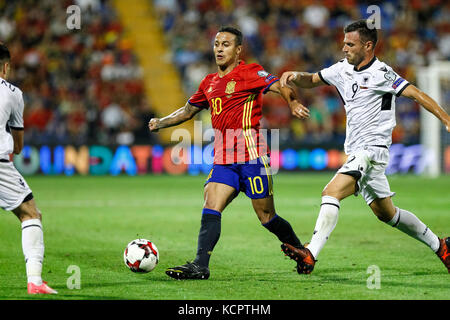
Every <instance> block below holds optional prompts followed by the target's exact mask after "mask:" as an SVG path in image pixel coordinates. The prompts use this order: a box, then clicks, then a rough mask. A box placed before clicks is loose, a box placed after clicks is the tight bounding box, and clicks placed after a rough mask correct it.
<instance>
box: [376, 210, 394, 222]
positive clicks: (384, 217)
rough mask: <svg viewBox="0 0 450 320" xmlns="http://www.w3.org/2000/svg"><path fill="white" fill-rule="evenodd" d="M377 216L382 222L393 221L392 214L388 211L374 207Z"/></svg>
mask: <svg viewBox="0 0 450 320" xmlns="http://www.w3.org/2000/svg"><path fill="white" fill-rule="evenodd" d="M372 211H373V213H374V214H375V216H376V217H377V218H378V220H380V221H382V222H388V221H391V218H390V214H389V213H388V212H385V211H383V210H377V209H375V210H374V209H372Z"/></svg>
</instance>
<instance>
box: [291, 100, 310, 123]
mask: <svg viewBox="0 0 450 320" xmlns="http://www.w3.org/2000/svg"><path fill="white" fill-rule="evenodd" d="M289 108H291V112H292V115H293V116H294V117H297V118H299V119H308V118H309V109H308V108H307V107H305V106H304V105H302V104H301V103H300V102H298V101H297V100H294V101H291V103H290V104H289Z"/></svg>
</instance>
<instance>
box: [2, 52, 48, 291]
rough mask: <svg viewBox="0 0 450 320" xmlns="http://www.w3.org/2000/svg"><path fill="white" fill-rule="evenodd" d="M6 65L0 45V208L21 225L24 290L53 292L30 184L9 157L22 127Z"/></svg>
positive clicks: (18, 94)
mask: <svg viewBox="0 0 450 320" xmlns="http://www.w3.org/2000/svg"><path fill="white" fill-rule="evenodd" d="M9 68H10V53H9V50H8V48H7V47H6V46H5V45H4V44H0V207H2V208H3V209H4V210H7V211H12V212H13V213H14V214H15V215H16V216H17V217H18V218H19V220H20V222H21V224H22V249H23V254H24V256H25V264H26V272H27V281H28V285H27V290H28V293H29V294H37V293H44V294H55V293H57V292H56V291H55V290H53V289H52V288H50V287H49V286H48V285H47V284H46V282H44V281H42V278H41V273H42V263H43V260H44V234H43V231H42V223H41V213H40V211H39V209H38V208H37V207H36V203H35V201H34V199H33V193H32V192H31V189H30V187H29V186H28V184H27V183H26V181H25V179H24V178H23V177H22V176H21V174H20V173H19V172H18V171H17V169H16V168H15V167H14V164H13V163H12V162H11V161H10V158H9V155H10V154H11V153H14V154H19V153H20V152H21V151H22V148H23V130H24V127H23V108H24V102H23V97H22V91H21V90H20V89H19V88H17V87H15V86H13V85H12V84H10V83H9V82H7V81H6V79H7V78H8V73H9ZM8 127H9V131H10V133H9V132H7V128H8Z"/></svg>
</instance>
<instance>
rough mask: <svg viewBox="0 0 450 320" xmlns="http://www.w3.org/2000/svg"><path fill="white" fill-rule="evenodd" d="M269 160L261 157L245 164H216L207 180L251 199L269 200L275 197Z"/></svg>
mask: <svg viewBox="0 0 450 320" xmlns="http://www.w3.org/2000/svg"><path fill="white" fill-rule="evenodd" d="M269 161H270V160H269V158H268V157H267V156H262V157H259V158H258V159H257V160H256V162H255V160H253V161H251V163H249V162H245V163H234V164H215V165H214V166H213V168H212V169H211V171H210V173H209V175H208V177H207V178H206V182H205V185H206V184H207V183H209V182H217V183H223V184H226V185H228V186H230V187H233V188H235V189H236V190H237V191H239V192H240V191H242V192H245V194H246V195H247V197H249V198H250V199H261V198H267V197H269V196H271V195H273V181H272V173H271V170H270V163H269Z"/></svg>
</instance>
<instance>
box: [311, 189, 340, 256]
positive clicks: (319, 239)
mask: <svg viewBox="0 0 450 320" xmlns="http://www.w3.org/2000/svg"><path fill="white" fill-rule="evenodd" d="M339 208H340V206H339V200H338V199H336V198H334V197H330V196H323V197H322V204H321V207H320V212H319V217H318V218H317V221H316V226H315V227H314V234H313V236H312V238H311V242H310V243H309V244H308V249H309V251H311V253H312V255H313V256H314V258H315V259H317V256H318V255H319V252H320V250H322V248H323V246H324V245H325V243H326V242H327V240H328V237H329V236H330V234H331V232H332V231H333V229H334V227H336V224H337V221H338V217H339Z"/></svg>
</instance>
